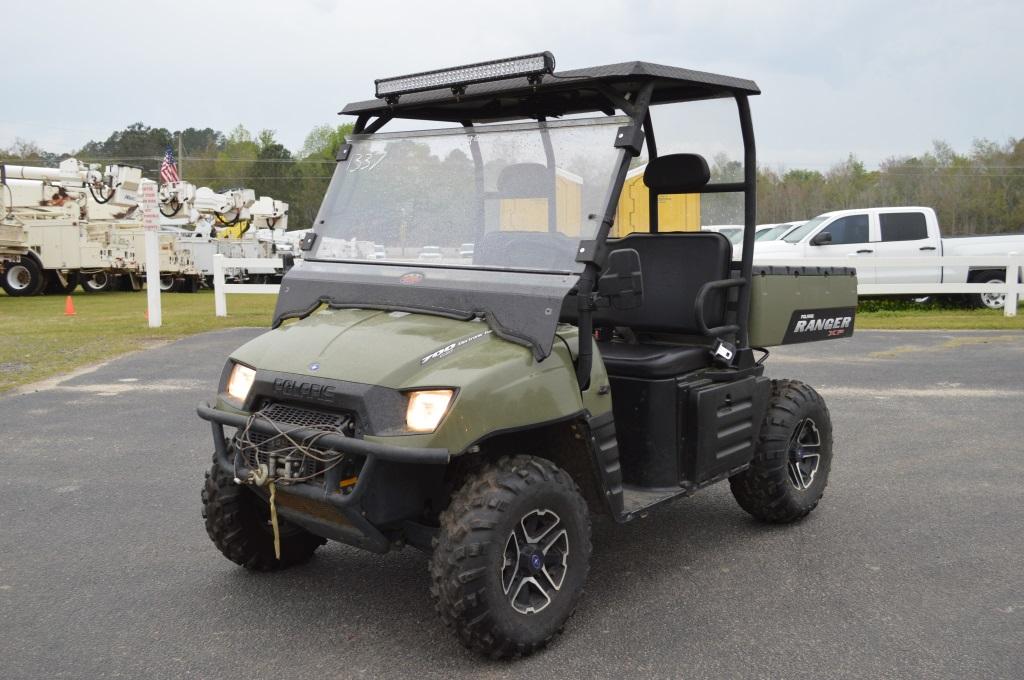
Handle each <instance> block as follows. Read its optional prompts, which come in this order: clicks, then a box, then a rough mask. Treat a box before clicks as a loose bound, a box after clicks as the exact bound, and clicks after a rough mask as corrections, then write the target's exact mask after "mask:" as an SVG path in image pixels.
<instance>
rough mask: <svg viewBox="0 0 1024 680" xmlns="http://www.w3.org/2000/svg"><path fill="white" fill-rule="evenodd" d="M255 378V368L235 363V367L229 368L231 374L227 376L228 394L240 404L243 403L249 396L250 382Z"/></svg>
mask: <svg viewBox="0 0 1024 680" xmlns="http://www.w3.org/2000/svg"><path fill="white" fill-rule="evenodd" d="M254 380H256V370H255V369H252V368H249V367H248V366H243V365H242V364H235V367H234V368H232V369H231V375H229V376H228V396H229V397H231V398H232V399H233V400H234V401H236V402H237V403H238V406H241V405H242V404H244V403H245V398H246V397H248V396H249V390H250V389H252V383H253V381H254Z"/></svg>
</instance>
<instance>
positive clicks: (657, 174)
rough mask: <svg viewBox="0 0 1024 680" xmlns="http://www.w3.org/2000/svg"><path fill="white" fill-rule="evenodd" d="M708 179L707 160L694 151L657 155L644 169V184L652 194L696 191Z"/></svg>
mask: <svg viewBox="0 0 1024 680" xmlns="http://www.w3.org/2000/svg"><path fill="white" fill-rule="evenodd" d="M710 180H711V170H710V169H708V162H707V161H706V160H704V157H703V156H699V155H697V154H695V153H672V154H668V155H666V156H658V157H657V158H655V159H654V160H652V161H651V162H650V163H648V164H647V168H645V169H644V184H645V185H646V186H647V188H648V189H650V190H651V192H652V193H654V194H691V193H697V192H699V191H700V190H701V189H703V188H704V187H705V185H707V183H708V182H709V181H710Z"/></svg>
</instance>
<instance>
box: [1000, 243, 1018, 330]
mask: <svg viewBox="0 0 1024 680" xmlns="http://www.w3.org/2000/svg"><path fill="white" fill-rule="evenodd" d="M1009 255H1010V261H1009V262H1007V263H1006V278H1005V279H1003V280H1004V281H1006V298H1005V299H1006V302H1004V303H1003V316H1017V301H1018V300H1019V299H1020V288H1021V285H1020V283H1019V281H1020V279H1019V278H1018V277H1019V272H1020V266H1021V261H1020V260H1019V259H1017V253H1010V254H1009Z"/></svg>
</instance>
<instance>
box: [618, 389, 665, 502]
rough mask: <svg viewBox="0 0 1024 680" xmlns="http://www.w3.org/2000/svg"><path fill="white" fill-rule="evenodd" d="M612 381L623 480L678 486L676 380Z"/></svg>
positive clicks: (648, 484)
mask: <svg viewBox="0 0 1024 680" xmlns="http://www.w3.org/2000/svg"><path fill="white" fill-rule="evenodd" d="M609 381H610V382H611V388H612V404H613V410H614V413H615V430H616V433H617V435H618V442H619V458H620V460H621V461H622V479H623V481H624V482H625V483H626V484H630V485H633V486H641V487H668V486H676V485H678V484H679V481H680V479H681V478H682V470H681V468H680V465H679V462H680V461H679V439H680V434H681V430H680V427H679V425H680V423H679V409H678V408H677V405H676V404H677V402H676V396H677V395H676V392H677V390H678V388H677V381H676V379H675V378H668V379H665V380H645V379H642V378H622V377H609Z"/></svg>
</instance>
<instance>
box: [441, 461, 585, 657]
mask: <svg viewBox="0 0 1024 680" xmlns="http://www.w3.org/2000/svg"><path fill="white" fill-rule="evenodd" d="M590 549H591V548H590V515H589V513H588V510H587V505H586V502H585V501H584V500H583V497H582V495H581V494H580V491H579V488H578V487H577V486H576V484H575V482H573V480H572V478H571V477H569V475H568V474H567V473H566V472H564V471H563V470H561V469H559V468H558V467H557V466H556V465H555V464H554V463H552V462H551V461H548V460H545V459H543V458H535V457H533V456H515V457H512V458H502V459H500V460H498V461H497V462H496V463H494V464H490V465H488V466H486V467H484V468H483V469H482V470H480V471H479V472H477V473H476V474H474V475H472V476H470V477H469V478H468V479H467V480H466V481H465V483H464V484H463V486H462V488H460V489H459V490H458V491H457V492H456V493H455V494H454V495H453V496H452V501H451V504H450V505H449V507H448V509H447V510H445V511H444V512H443V513H441V531H440V535H439V537H438V539H437V542H436V544H435V548H434V554H433V556H432V557H431V560H430V576H431V581H432V585H431V589H430V592H431V595H433V598H434V604H435V607H436V609H437V612H438V614H439V615H440V616H441V620H442V621H444V623H445V624H446V625H447V626H449V627H450V628H452V629H454V630H455V632H456V634H457V635H458V636H459V639H460V640H461V641H462V643H463V644H464V645H465V646H466V647H468V648H470V649H472V650H474V651H476V652H479V653H481V654H485V655H487V656H490V657H492V658H505V657H512V656H527V655H529V654H532V653H533V652H536V651H537V650H539V649H542V648H543V647H545V646H546V645H547V644H548V643H549V642H550V641H551V640H552V639H553V638H554V637H555V636H556V635H557V634H558V633H560V632H561V631H562V628H563V626H564V625H565V622H566V621H567V620H568V619H569V617H570V616H572V614H573V612H574V611H575V610H576V604H577V602H578V601H579V598H580V595H581V594H582V592H583V585H584V583H585V582H586V579H587V573H588V572H589V569H590Z"/></svg>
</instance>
